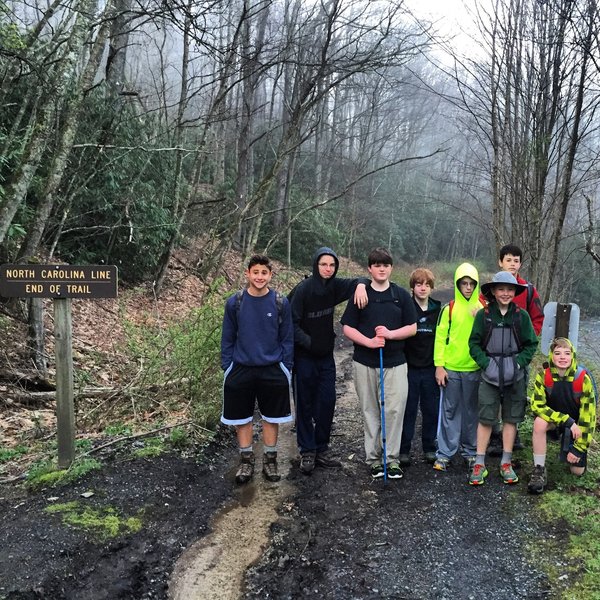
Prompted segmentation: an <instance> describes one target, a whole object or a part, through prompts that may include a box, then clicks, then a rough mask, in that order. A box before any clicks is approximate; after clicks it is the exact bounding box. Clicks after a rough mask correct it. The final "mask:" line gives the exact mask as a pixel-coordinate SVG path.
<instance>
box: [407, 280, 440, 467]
mask: <svg viewBox="0 0 600 600" xmlns="http://www.w3.org/2000/svg"><path fill="white" fill-rule="evenodd" d="M434 281H435V278H434V276H433V273H432V272H431V271H430V270H429V269H415V270H414V271H413V272H412V273H411V274H410V289H411V291H412V298H413V302H414V304H415V310H416V311H417V333H416V335H415V336H414V337H409V338H408V339H407V340H406V341H405V342H404V344H405V347H406V362H407V363H408V398H407V400H406V410H405V411H404V425H403V427H402V442H401V443H400V465H401V466H407V465H409V464H410V447H411V444H412V439H413V436H414V434H415V423H416V421H417V414H418V412H419V405H420V407H421V417H422V420H421V442H422V444H423V453H424V455H425V460H426V461H427V462H429V463H432V464H433V463H434V462H435V458H436V455H435V453H436V450H437V444H436V437H437V428H438V413H439V410H440V388H439V387H438V384H437V381H436V380H435V365H434V364H433V344H434V342H435V328H436V325H437V321H438V317H439V315H440V308H441V302H438V301H437V300H434V299H433V298H431V296H430V294H431V290H433V286H434Z"/></svg>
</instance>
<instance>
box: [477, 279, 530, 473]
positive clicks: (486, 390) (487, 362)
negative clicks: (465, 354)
mask: <svg viewBox="0 0 600 600" xmlns="http://www.w3.org/2000/svg"><path fill="white" fill-rule="evenodd" d="M524 289H525V286H523V285H521V284H519V283H517V280H516V279H515V277H514V275H512V274H511V273H509V272H508V271H500V272H499V273H496V274H495V275H494V278H493V279H492V281H490V282H489V283H485V284H483V285H482V286H481V292H482V294H483V295H484V296H485V297H486V299H487V300H488V301H489V304H488V306H487V307H486V308H483V309H481V310H480V311H479V312H478V313H477V314H476V315H475V322H474V323H473V329H472V330H471V336H470V338H469V352H470V354H471V356H472V357H473V360H475V362H476V363H477V364H478V365H479V366H480V367H481V382H480V384H479V394H478V404H479V424H478V425H477V456H476V460H475V464H474V466H473V469H472V470H471V474H470V476H469V484H470V485H482V484H483V483H485V478H486V477H487V475H488V470H487V469H486V466H485V453H486V450H487V447H488V444H489V441H490V435H491V433H492V425H493V424H494V422H495V421H496V419H497V416H498V411H499V410H500V408H501V409H502V410H501V414H502V423H503V428H502V459H501V461H500V475H501V477H502V480H503V482H504V483H507V484H513V483H517V481H519V478H518V476H517V474H516V473H515V471H514V469H513V466H512V451H513V445H514V442H515V436H516V434H517V424H518V423H520V422H521V421H522V420H523V418H524V416H525V406H526V403H527V389H526V379H525V367H527V365H528V364H529V363H530V362H531V359H532V358H533V355H534V354H535V350H536V348H537V343H538V341H537V337H536V335H535V331H534V329H533V325H532V324H531V318H530V317H529V314H528V313H527V312H526V311H524V310H521V309H520V308H519V307H518V306H517V305H516V304H514V303H513V301H512V300H513V298H514V297H515V295H516V294H518V293H521V292H522V291H523V290H524Z"/></svg>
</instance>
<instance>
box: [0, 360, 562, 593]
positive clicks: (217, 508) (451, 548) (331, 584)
mask: <svg viewBox="0 0 600 600" xmlns="http://www.w3.org/2000/svg"><path fill="white" fill-rule="evenodd" d="M338 359H339V360H338V365H339V377H338V380H339V381H338V390H339V400H338V410H337V411H336V423H335V430H334V438H333V444H332V447H333V450H334V451H335V452H336V453H337V454H338V456H339V457H340V458H341V459H342V460H343V462H344V466H343V468H342V469H337V470H324V469H316V470H315V471H314V473H313V474H312V475H311V476H306V475H303V474H301V473H300V472H299V471H298V469H297V462H296V457H295V444H294V440H293V433H291V432H290V431H289V430H287V431H283V432H282V436H281V437H282V439H281V450H280V451H281V455H282V456H281V468H282V473H283V479H282V481H281V482H280V483H276V484H273V483H267V482H265V481H264V480H263V479H262V478H261V476H260V473H258V474H257V475H255V479H254V481H253V482H252V483H251V484H249V485H248V486H245V487H242V488H236V487H235V485H234V484H233V474H234V470H235V462H236V458H237V455H236V450H235V447H234V444H233V439H232V436H231V435H229V434H228V433H226V432H225V433H223V434H222V436H221V439H220V440H218V441H217V442H216V443H215V444H214V445H213V446H211V447H209V448H208V450H207V453H206V456H205V458H203V459H201V460H199V459H197V458H196V457H188V458H183V457H181V456H178V455H166V456H162V457H159V458H154V459H147V460H139V459H138V460H126V459H124V458H122V457H120V456H119V455H113V456H112V457H108V458H107V465H106V468H105V469H104V470H103V471H101V472H98V473H93V474H90V475H88V476H86V477H85V478H84V479H83V480H81V481H80V482H79V483H77V484H76V485H73V486H68V487H66V488H57V489H46V490H42V491H41V492H35V493H33V492H26V491H24V490H22V489H21V488H17V487H13V486H11V487H8V486H4V487H3V488H1V489H0V544H1V546H0V599H2V600H4V599H9V598H10V599H36V598H41V599H42V598H43V599H49V600H54V599H57V600H60V599H77V600H81V599H85V600H87V599H89V600H100V599H110V600H114V599H127V600H136V599H145V598H162V599H166V598H171V599H177V600H183V599H186V600H188V599H189V600H193V599H208V598H219V599H220V600H221V599H229V598H231V599H237V598H243V599H245V600H249V599H258V598H260V599H266V598H275V599H281V600H283V599H309V598H323V599H335V600H337V599H339V600H351V599H371V598H372V599H376V598H394V599H397V600H400V599H406V600H408V599H410V600H429V599H436V600H445V599H452V600H458V599H463V598H464V599H471V598H473V599H478V598H484V597H485V598H486V600H509V599H513V598H529V599H545V598H552V597H556V596H555V594H554V593H555V591H556V590H554V591H553V589H552V588H551V586H550V582H549V581H548V580H547V579H546V577H545V576H544V575H543V574H542V573H541V572H540V571H538V570H537V569H536V567H535V565H533V564H531V562H530V556H531V553H530V550H529V548H530V546H529V545H530V544H535V543H536V541H537V540H540V539H542V538H545V539H547V538H548V537H549V536H551V537H557V540H558V541H559V540H560V535H563V534H562V533H560V532H558V531H549V530H547V529H542V528H540V527H539V526H538V525H537V524H536V522H535V521H534V518H533V514H534V513H533V509H534V508H535V504H536V501H537V498H535V497H531V496H528V495H527V493H526V486H525V483H524V481H525V480H526V475H527V469H526V466H525V465H526V464H527V463H526V462H525V461H524V467H523V468H522V469H521V471H520V474H521V475H522V479H523V482H521V483H519V484H518V485H516V486H510V487H509V486H505V485H503V484H502V483H501V481H500V479H499V477H498V475H497V459H492V462H490V464H489V465H488V466H489V467H491V468H490V477H489V479H488V483H486V485H484V486H481V487H480V488H473V487H470V486H468V485H467V483H466V474H467V472H466V468H465V466H464V465H463V464H462V463H461V462H460V461H457V462H455V463H453V464H452V468H451V470H450V471H449V472H447V473H437V472H434V471H433V470H432V469H431V466H430V465H428V464H426V463H425V462H424V461H423V460H422V456H421V455H420V452H419V449H418V448H415V454H414V461H413V464H412V466H410V467H409V468H408V469H406V471H405V476H404V478H403V479H401V480H395V481H388V483H387V484H386V485H384V483H383V481H382V480H378V481H371V478H370V476H369V474H368V471H367V468H366V466H365V465H364V464H363V457H364V453H363V445H362V424H361V420H360V414H359V412H358V408H357V403H356V398H355V396H354V389H353V385H352V382H351V379H350V375H349V374H350V370H351V361H350V357H349V351H348V350H343V351H340V353H339V355H338ZM258 462H260V461H258ZM89 491H92V492H93V495H92V496H90V497H89V498H83V497H82V496H81V494H83V493H85V492H89ZM75 500H77V501H79V502H80V503H86V505H89V506H91V507H106V506H110V507H113V508H114V509H115V510H117V511H119V513H121V514H123V515H139V516H140V517H141V519H142V522H143V527H142V529H141V531H139V532H138V533H133V534H127V535H124V536H121V537H119V538H117V539H116V541H109V542H101V541H99V540H98V539H97V537H95V536H94V535H91V534H86V533H82V532H81V531H80V530H78V529H75V528H72V527H70V526H66V525H64V524H63V523H62V521H61V517H60V516H59V515H52V514H48V513H47V512H45V511H44V509H45V508H46V507H47V506H49V505H51V504H54V503H57V502H69V501H75ZM554 564H555V567H556V571H557V573H561V572H562V571H561V569H562V568H563V567H564V565H562V563H561V557H560V556H557V558H556V559H555V563H554ZM565 583H566V584H568V581H567V582H565ZM554 584H556V582H554Z"/></svg>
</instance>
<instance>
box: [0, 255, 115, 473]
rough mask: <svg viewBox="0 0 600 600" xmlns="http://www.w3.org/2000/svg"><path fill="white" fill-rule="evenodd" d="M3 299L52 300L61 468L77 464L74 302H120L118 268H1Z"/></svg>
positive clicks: (58, 448) (18, 266) (107, 266)
mask: <svg viewBox="0 0 600 600" xmlns="http://www.w3.org/2000/svg"><path fill="white" fill-rule="evenodd" d="M0 295H2V296H6V297H7V298H52V299H53V301H52V304H53V306H54V342H55V344H54V350H55V354H56V429H57V442H58V443H57V450H58V467H59V468H60V469H67V468H69V466H70V465H71V464H72V463H73V461H74V460H75V408H74V400H73V344H72V339H73V338H72V322H71V304H72V301H71V299H72V298H116V297H117V267H116V266H114V265H85V266H74V265H30V264H22V265H9V264H7V265H0Z"/></svg>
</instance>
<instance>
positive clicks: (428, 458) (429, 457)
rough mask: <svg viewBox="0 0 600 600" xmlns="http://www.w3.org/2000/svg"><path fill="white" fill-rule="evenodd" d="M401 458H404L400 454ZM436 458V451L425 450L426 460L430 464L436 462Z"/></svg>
mask: <svg viewBox="0 0 600 600" xmlns="http://www.w3.org/2000/svg"><path fill="white" fill-rule="evenodd" d="M400 458H402V456H400ZM435 459H436V453H435V452H425V462H428V463H429V464H433V463H434V462H435Z"/></svg>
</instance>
